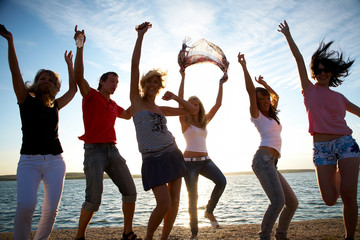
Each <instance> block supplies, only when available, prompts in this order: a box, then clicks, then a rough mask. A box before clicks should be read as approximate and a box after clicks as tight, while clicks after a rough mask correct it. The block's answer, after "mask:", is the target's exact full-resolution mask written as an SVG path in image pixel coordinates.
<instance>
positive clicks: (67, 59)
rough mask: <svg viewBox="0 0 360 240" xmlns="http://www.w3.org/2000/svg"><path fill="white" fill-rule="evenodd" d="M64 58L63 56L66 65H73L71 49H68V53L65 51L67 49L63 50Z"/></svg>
mask: <svg viewBox="0 0 360 240" xmlns="http://www.w3.org/2000/svg"><path fill="white" fill-rule="evenodd" d="M64 58H65V62H66V63H67V65H73V61H72V59H73V54H72V51H70V52H69V53H68V52H67V50H66V51H65V54H64Z"/></svg>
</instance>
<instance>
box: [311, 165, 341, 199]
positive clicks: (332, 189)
mask: <svg viewBox="0 0 360 240" xmlns="http://www.w3.org/2000/svg"><path fill="white" fill-rule="evenodd" d="M336 172H337V171H336V165H323V166H316V173H317V179H318V185H319V189H320V193H321V197H322V199H323V201H324V203H325V204H326V205H328V206H333V205H334V204H335V203H336V201H337V199H338V198H339V196H340V191H339V188H338V186H339V184H338V182H339V179H338V177H339V174H337V173H336Z"/></svg>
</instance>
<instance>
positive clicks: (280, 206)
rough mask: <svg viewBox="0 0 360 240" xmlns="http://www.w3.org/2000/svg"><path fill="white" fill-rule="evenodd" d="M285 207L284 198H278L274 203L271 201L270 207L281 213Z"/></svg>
mask: <svg viewBox="0 0 360 240" xmlns="http://www.w3.org/2000/svg"><path fill="white" fill-rule="evenodd" d="M284 205H285V198H284V197H278V198H276V199H275V200H274V201H271V203H270V206H271V208H273V209H274V210H275V211H278V212H280V211H281V210H282V209H283V207H284Z"/></svg>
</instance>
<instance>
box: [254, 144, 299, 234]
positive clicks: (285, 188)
mask: <svg viewBox="0 0 360 240" xmlns="http://www.w3.org/2000/svg"><path fill="white" fill-rule="evenodd" d="M276 164H277V159H276V158H275V157H274V156H273V155H272V154H271V153H270V152H269V151H267V150H264V149H259V150H258V151H257V152H256V153H255V155H254V159H253V163H252V169H253V171H254V173H255V175H256V177H257V178H258V180H259V181H260V184H261V186H262V188H263V189H264V191H265V193H266V195H267V196H268V198H269V200H270V204H269V206H268V208H267V210H266V212H265V215H264V217H263V220H262V223H261V232H260V233H259V236H260V239H266V240H268V239H270V238H271V232H272V229H273V227H274V224H275V222H276V219H277V217H278V216H279V214H280V218H279V224H278V227H277V229H276V235H275V236H276V238H277V239H286V234H287V230H288V228H289V225H290V221H291V219H292V217H293V216H294V213H295V211H296V209H297V206H298V200H297V198H296V195H295V193H294V192H293V191H292V189H291V187H290V185H289V184H288V183H287V181H286V180H285V178H284V177H283V176H282V174H281V173H280V172H279V171H278V170H277V167H276Z"/></svg>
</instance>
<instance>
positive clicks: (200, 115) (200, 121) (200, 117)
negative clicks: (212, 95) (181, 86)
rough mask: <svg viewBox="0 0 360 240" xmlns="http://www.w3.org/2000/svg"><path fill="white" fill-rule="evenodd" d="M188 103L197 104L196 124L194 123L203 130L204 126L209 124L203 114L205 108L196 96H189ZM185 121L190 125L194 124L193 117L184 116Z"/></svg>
mask: <svg viewBox="0 0 360 240" xmlns="http://www.w3.org/2000/svg"><path fill="white" fill-rule="evenodd" d="M188 101H189V102H191V101H195V102H197V103H198V104H199V112H198V114H197V115H198V122H197V123H196V124H197V125H199V126H200V127H201V128H203V129H205V128H206V125H207V124H208V123H209V120H208V118H207V117H206V113H205V108H204V105H203V104H202V102H201V101H200V99H199V98H198V97H196V96H191V97H189V99H188ZM185 121H186V122H188V123H190V124H192V123H194V118H193V115H191V114H188V115H186V116H185Z"/></svg>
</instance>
